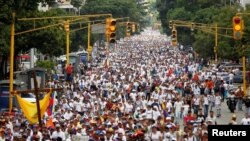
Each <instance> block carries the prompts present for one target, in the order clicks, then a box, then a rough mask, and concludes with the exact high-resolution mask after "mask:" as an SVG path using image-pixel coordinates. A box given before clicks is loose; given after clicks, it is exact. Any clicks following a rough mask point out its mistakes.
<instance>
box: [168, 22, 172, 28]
mask: <svg viewBox="0 0 250 141" xmlns="http://www.w3.org/2000/svg"><path fill="white" fill-rule="evenodd" d="M168 26H169V29H172V28H173V21H169V24H168Z"/></svg>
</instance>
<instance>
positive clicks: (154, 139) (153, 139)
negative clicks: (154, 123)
mask: <svg viewBox="0 0 250 141" xmlns="http://www.w3.org/2000/svg"><path fill="white" fill-rule="evenodd" d="M161 137H162V134H161V132H160V131H157V132H156V133H152V134H151V135H150V138H151V141H160V138H161Z"/></svg>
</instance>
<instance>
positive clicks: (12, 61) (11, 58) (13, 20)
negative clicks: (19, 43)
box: [9, 12, 16, 115]
mask: <svg viewBox="0 0 250 141" xmlns="http://www.w3.org/2000/svg"><path fill="white" fill-rule="evenodd" d="M15 17H16V13H14V12H13V13H12V21H11V26H10V70H9V73H10V78H9V79H10V81H9V112H10V113H11V111H12V100H13V99H12V97H13V96H12V94H11V92H12V91H13V79H14V51H15V49H14V43H15ZM9 115H10V114H9Z"/></svg>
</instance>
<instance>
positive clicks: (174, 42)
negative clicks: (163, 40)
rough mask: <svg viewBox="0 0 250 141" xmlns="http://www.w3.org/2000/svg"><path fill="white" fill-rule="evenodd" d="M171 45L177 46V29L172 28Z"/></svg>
mask: <svg viewBox="0 0 250 141" xmlns="http://www.w3.org/2000/svg"><path fill="white" fill-rule="evenodd" d="M172 45H173V46H177V30H176V29H173V30H172Z"/></svg>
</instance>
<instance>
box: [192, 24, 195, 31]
mask: <svg viewBox="0 0 250 141" xmlns="http://www.w3.org/2000/svg"><path fill="white" fill-rule="evenodd" d="M194 26H195V25H194V23H191V31H194Z"/></svg>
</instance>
